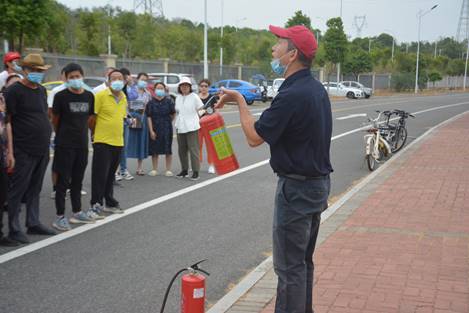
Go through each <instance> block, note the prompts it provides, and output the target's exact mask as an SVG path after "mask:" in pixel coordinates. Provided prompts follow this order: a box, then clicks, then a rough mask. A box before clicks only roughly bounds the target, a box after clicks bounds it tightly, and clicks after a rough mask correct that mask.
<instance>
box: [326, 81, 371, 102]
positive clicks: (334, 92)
mask: <svg viewBox="0 0 469 313" xmlns="http://www.w3.org/2000/svg"><path fill="white" fill-rule="evenodd" d="M322 84H323V85H324V88H326V90H327V92H328V93H329V95H331V96H336V97H347V98H349V99H360V98H364V97H365V93H364V92H363V91H362V90H360V89H357V88H353V87H345V86H344V85H342V84H341V83H335V82H329V83H328V82H324V83H322Z"/></svg>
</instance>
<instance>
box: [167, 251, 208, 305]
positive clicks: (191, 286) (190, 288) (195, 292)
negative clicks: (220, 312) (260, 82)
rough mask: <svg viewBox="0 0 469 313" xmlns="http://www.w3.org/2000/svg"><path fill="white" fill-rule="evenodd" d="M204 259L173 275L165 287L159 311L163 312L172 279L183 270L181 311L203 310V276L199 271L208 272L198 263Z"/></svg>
mask: <svg viewBox="0 0 469 313" xmlns="http://www.w3.org/2000/svg"><path fill="white" fill-rule="evenodd" d="M204 261H206V260H202V261H199V262H197V263H195V264H193V265H191V266H189V267H188V268H183V269H181V270H179V271H178V272H177V273H176V274H175V275H174V276H173V278H172V279H171V282H170V283H169V286H168V288H167V289H166V293H165V295H164V299H163V304H162V305H161V310H160V313H164V308H165V306H166V301H167V300H168V295H169V291H170V290H171V287H172V286H173V283H174V281H175V280H176V278H177V277H178V276H179V275H180V274H182V273H184V272H187V273H186V274H184V275H183V276H182V278H181V313H204V312H205V276H203V275H201V274H200V273H203V274H205V275H207V276H210V273H208V272H207V271H205V270H203V269H201V268H199V264H200V263H202V262H204Z"/></svg>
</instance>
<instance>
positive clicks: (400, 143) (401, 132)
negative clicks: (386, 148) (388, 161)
mask: <svg viewBox="0 0 469 313" xmlns="http://www.w3.org/2000/svg"><path fill="white" fill-rule="evenodd" d="M395 136H396V137H395V140H394V142H393V145H392V147H391V152H392V153H396V152H398V151H399V150H401V149H402V147H404V145H405V143H406V141H407V129H406V128H405V127H400V128H399V129H398V130H397V133H396V135H395Z"/></svg>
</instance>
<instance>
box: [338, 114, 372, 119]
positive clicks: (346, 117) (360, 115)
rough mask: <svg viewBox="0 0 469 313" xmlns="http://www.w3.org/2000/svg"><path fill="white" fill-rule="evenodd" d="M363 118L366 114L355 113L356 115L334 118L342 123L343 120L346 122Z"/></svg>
mask: <svg viewBox="0 0 469 313" xmlns="http://www.w3.org/2000/svg"><path fill="white" fill-rule="evenodd" d="M364 116H366V113H357V114H350V115H346V116H341V117H338V118H336V120H339V121H343V120H348V119H350V118H355V117H364Z"/></svg>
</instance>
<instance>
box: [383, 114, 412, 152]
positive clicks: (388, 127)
mask: <svg viewBox="0 0 469 313" xmlns="http://www.w3.org/2000/svg"><path fill="white" fill-rule="evenodd" d="M383 114H384V115H385V116H386V121H385V123H384V126H383V127H381V134H382V136H383V137H384V138H386V140H387V141H388V142H389V143H390V145H391V151H392V153H396V152H398V151H399V150H401V149H402V148H403V147H404V145H405V143H406V141H407V128H406V119H407V118H409V117H412V118H415V116H414V115H412V114H410V113H409V112H406V111H403V110H393V111H385V112H383ZM392 115H398V116H399V120H398V121H397V123H395V124H393V123H390V118H391V116H392Z"/></svg>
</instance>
